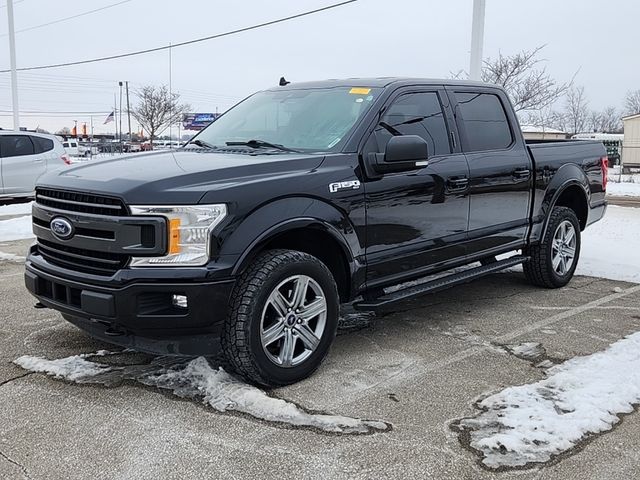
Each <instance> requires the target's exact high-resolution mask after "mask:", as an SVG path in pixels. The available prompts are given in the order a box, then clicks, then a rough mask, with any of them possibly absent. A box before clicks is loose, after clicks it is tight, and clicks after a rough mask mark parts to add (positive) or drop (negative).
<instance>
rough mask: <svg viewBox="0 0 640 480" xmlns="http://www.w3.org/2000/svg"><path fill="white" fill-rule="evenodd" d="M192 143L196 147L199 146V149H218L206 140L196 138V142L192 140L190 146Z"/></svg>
mask: <svg viewBox="0 0 640 480" xmlns="http://www.w3.org/2000/svg"><path fill="white" fill-rule="evenodd" d="M191 143H193V144H194V145H197V146H199V147H202V148H210V149H212V150H215V149H216V148H218V147H216V146H215V145H211V144H210V143H207V142H205V141H204V140H200V139H199V138H196V139H195V140H191V141H190V142H189V144H191Z"/></svg>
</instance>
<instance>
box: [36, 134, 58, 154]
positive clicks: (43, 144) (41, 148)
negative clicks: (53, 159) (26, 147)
mask: <svg viewBox="0 0 640 480" xmlns="http://www.w3.org/2000/svg"><path fill="white" fill-rule="evenodd" d="M31 141H32V142H33V147H34V149H35V152H36V153H44V152H48V151H50V150H53V140H49V139H48V138H42V137H31Z"/></svg>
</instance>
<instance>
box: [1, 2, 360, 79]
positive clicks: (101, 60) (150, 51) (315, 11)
mask: <svg viewBox="0 0 640 480" xmlns="http://www.w3.org/2000/svg"><path fill="white" fill-rule="evenodd" d="M357 1H358V0H346V1H343V2H340V3H334V4H332V5H327V6H326V7H322V8H317V9H315V10H309V11H307V12H302V13H298V14H295V15H290V16H288V17H282V18H278V19H276V20H270V21H268V22H264V23H258V24H256V25H251V26H249V27H243V28H238V29H236V30H230V31H228V32H224V33H218V34H215V35H209V36H208V37H200V38H196V39H194V40H188V41H186V42H181V43H174V44H172V45H165V46H163V47H155V48H148V49H146V50H138V51H136V52H129V53H121V54H118V55H111V56H108V57H100V58H92V59H90V60H79V61H76V62H66V63H56V64H51V65H39V66H37V67H23V68H18V69H17V70H18V71H20V72H24V71H27V70H43V69H45V68H59V67H70V66H72V65H84V64H87V63H95V62H104V61H106V60H115V59H118V58H125V57H132V56H134V55H143V54H146V53H153V52H159V51H162V50H167V49H169V48H176V47H184V46H185V45H192V44H194V43H200V42H204V41H207V40H213V39H215V38H221V37H228V36H230V35H235V34H237V33H243V32H248V31H249V30H255V29H258V28H263V27H267V26H270V25H275V24H277V23H282V22H287V21H289V20H294V19H296V18H300V17H306V16H308V15H313V14H314V13H319V12H323V11H325V10H330V9H332V8H337V7H341V6H343V5H347V4H349V3H353V2H357ZM9 71H10V70H0V73H6V72H9Z"/></svg>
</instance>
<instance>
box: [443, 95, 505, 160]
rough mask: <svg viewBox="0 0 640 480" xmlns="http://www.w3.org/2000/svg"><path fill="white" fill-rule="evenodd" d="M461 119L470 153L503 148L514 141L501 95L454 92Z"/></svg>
mask: <svg viewBox="0 0 640 480" xmlns="http://www.w3.org/2000/svg"><path fill="white" fill-rule="evenodd" d="M455 96H456V100H457V101H458V106H457V108H458V114H459V116H458V119H459V120H460V117H461V120H462V124H463V126H464V130H465V132H466V136H467V149H466V150H467V152H481V151H485V150H502V149H505V148H508V147H509V146H510V145H511V144H512V143H513V136H512V134H511V128H510V127H509V120H508V119H507V114H506V113H505V111H504V107H503V105H502V102H501V101H500V98H498V96H497V95H493V94H491V93H477V92H476V93H469V92H455Z"/></svg>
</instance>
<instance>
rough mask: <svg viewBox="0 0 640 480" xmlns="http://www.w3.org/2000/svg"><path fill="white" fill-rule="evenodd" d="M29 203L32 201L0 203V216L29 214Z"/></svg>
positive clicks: (31, 203)
mask: <svg viewBox="0 0 640 480" xmlns="http://www.w3.org/2000/svg"><path fill="white" fill-rule="evenodd" d="M31 205H33V202H28V203H14V204H12V205H2V206H0V217H5V216H7V215H27V214H29V215H31Z"/></svg>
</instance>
